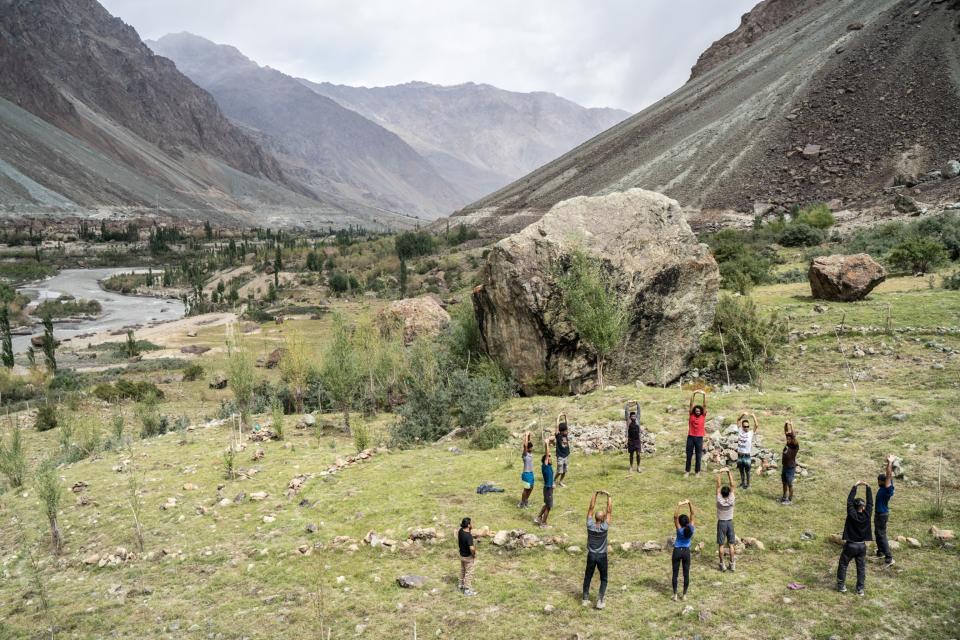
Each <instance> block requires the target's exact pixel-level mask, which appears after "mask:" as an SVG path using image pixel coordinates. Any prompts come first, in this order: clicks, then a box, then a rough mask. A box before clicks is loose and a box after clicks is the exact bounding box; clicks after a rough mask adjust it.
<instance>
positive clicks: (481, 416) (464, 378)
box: [448, 358, 510, 433]
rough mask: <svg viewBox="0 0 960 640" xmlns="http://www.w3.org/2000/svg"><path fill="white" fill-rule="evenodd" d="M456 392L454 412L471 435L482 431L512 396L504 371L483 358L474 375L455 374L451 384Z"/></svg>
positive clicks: (463, 371) (454, 393) (464, 371)
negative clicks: (491, 416)
mask: <svg viewBox="0 0 960 640" xmlns="http://www.w3.org/2000/svg"><path fill="white" fill-rule="evenodd" d="M448 384H449V385H450V386H451V387H452V388H453V390H454V391H453V397H454V410H455V412H456V415H457V419H458V422H459V423H460V426H461V427H463V428H464V429H466V430H467V432H468V433H470V432H473V431H476V430H477V429H480V428H481V427H483V426H484V425H485V424H486V423H487V420H489V418H490V414H491V413H492V412H493V411H494V410H495V409H496V408H497V407H499V406H500V404H501V403H502V402H503V401H504V399H505V398H506V397H507V396H508V395H509V390H510V385H509V383H508V382H507V379H506V377H505V376H504V375H503V372H502V370H501V369H500V367H498V366H497V365H496V364H495V363H494V362H493V361H491V360H489V359H487V358H484V359H483V360H482V361H481V363H480V365H479V366H478V367H477V370H476V371H475V372H474V373H473V374H468V373H467V371H466V370H464V369H461V370H458V371H454V372H453V373H452V374H451V375H450V378H449V383H448Z"/></svg>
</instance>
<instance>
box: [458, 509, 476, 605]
mask: <svg viewBox="0 0 960 640" xmlns="http://www.w3.org/2000/svg"><path fill="white" fill-rule="evenodd" d="M457 545H458V546H459V547H460V585H459V589H460V593H462V594H463V595H465V596H475V595H477V592H476V591H474V590H473V588H472V587H473V567H474V563H475V562H476V560H477V545H476V543H474V541H473V523H472V522H471V521H470V518H464V519H463V520H461V521H460V528H459V529H458V530H457Z"/></svg>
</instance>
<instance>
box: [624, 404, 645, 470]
mask: <svg viewBox="0 0 960 640" xmlns="http://www.w3.org/2000/svg"><path fill="white" fill-rule="evenodd" d="M641 447H642V444H641V441H640V422H639V421H638V420H637V412H636V411H631V412H630V418H629V419H628V420H627V452H628V453H629V455H630V472H631V473H632V472H633V456H634V454H636V456H637V473H640V449H641Z"/></svg>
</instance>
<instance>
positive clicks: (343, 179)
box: [148, 33, 468, 219]
mask: <svg viewBox="0 0 960 640" xmlns="http://www.w3.org/2000/svg"><path fill="white" fill-rule="evenodd" d="M148 44H149V45H150V47H151V48H152V49H153V50H154V51H155V52H156V53H158V54H160V55H162V56H166V57H167V58H170V59H171V60H173V61H174V62H175V63H176V65H177V68H178V69H180V70H181V71H182V72H183V73H184V74H186V75H187V76H188V77H190V78H191V79H192V80H193V81H194V82H196V83H197V84H198V85H200V86H201V87H203V88H204V89H206V90H207V91H209V92H210V93H211V94H212V95H213V97H214V98H215V99H216V101H217V103H218V104H219V106H220V108H221V109H223V111H224V113H226V115H227V116H228V117H229V118H230V119H232V120H233V121H234V122H236V123H238V124H240V125H242V126H243V127H245V128H246V129H247V130H248V132H249V133H250V134H251V135H252V136H254V137H255V138H256V139H257V140H258V141H259V142H260V143H261V144H262V145H263V146H265V147H266V148H268V149H269V150H270V151H271V152H272V153H273V154H275V155H276V156H277V157H278V158H279V159H280V161H281V163H282V165H283V169H284V171H285V172H286V173H288V174H289V175H291V176H295V177H296V178H297V179H299V180H301V181H302V182H304V183H305V184H307V185H308V186H310V187H311V188H312V189H315V190H317V191H318V192H320V193H330V194H335V195H337V196H339V197H342V198H347V199H350V200H357V201H360V202H364V203H366V204H367V205H369V206H373V207H379V208H384V209H388V210H394V211H404V212H410V213H413V214H416V215H418V216H420V217H424V218H431V219H432V218H436V217H437V216H439V215H442V214H447V213H449V212H451V211H452V210H454V209H456V208H457V207H459V206H462V205H463V204H464V203H466V202H467V201H468V198H467V197H466V196H464V195H462V194H461V193H459V192H458V191H457V189H456V188H454V187H453V186H452V185H451V184H449V183H448V182H447V181H446V180H444V179H443V178H442V177H440V175H439V174H438V173H437V172H436V170H435V169H434V168H433V167H432V166H431V165H430V164H429V163H428V162H427V161H426V160H424V158H423V157H421V156H420V155H419V154H418V153H417V152H416V151H414V149H412V148H411V147H410V146H409V145H408V144H407V143H405V142H404V141H403V140H402V139H401V138H400V137H398V136H397V135H396V134H395V133H392V132H390V131H388V130H386V129H384V128H383V127H381V126H380V125H379V124H375V123H374V122H371V121H370V120H368V119H367V118H365V117H363V116H362V115H360V114H358V113H355V112H354V111H351V110H350V109H347V108H344V107H342V106H341V105H340V104H338V103H337V102H335V101H334V100H331V99H330V98H327V97H325V96H322V95H320V94H318V93H316V92H314V91H311V90H310V89H308V88H307V87H305V86H303V85H302V84H301V83H300V82H298V81H297V80H295V79H294V78H291V77H290V76H287V75H284V74H283V73H281V72H279V71H277V70H275V69H270V68H268V67H261V66H260V65H258V64H257V63H256V62H254V61H252V60H250V59H249V58H247V57H246V56H244V55H243V54H242V53H241V52H240V51H238V50H237V49H235V48H234V47H231V46H227V45H219V44H215V43H213V42H210V41H209V40H206V39H204V38H201V37H199V36H195V35H192V34H189V33H180V34H171V35H167V36H164V37H163V38H161V39H160V40H158V41H156V42H150V43H148Z"/></svg>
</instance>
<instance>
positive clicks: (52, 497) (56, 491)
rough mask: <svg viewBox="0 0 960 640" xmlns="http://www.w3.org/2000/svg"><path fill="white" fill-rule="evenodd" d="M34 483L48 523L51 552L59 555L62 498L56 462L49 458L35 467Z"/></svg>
mask: <svg viewBox="0 0 960 640" xmlns="http://www.w3.org/2000/svg"><path fill="white" fill-rule="evenodd" d="M34 483H35V485H36V490H37V497H38V498H40V504H41V506H42V507H43V513H44V515H46V517H47V522H48V523H49V525H50V540H51V543H52V547H53V553H54V554H55V555H60V553H61V551H62V550H63V534H62V533H61V532H60V521H59V511H60V503H61V502H62V500H63V485H62V484H61V483H60V477H59V476H58V475H57V466H56V464H55V463H54V462H52V461H50V460H47V461H46V462H43V463H41V464H40V466H39V467H38V468H37V473H36V476H35V477H34Z"/></svg>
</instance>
